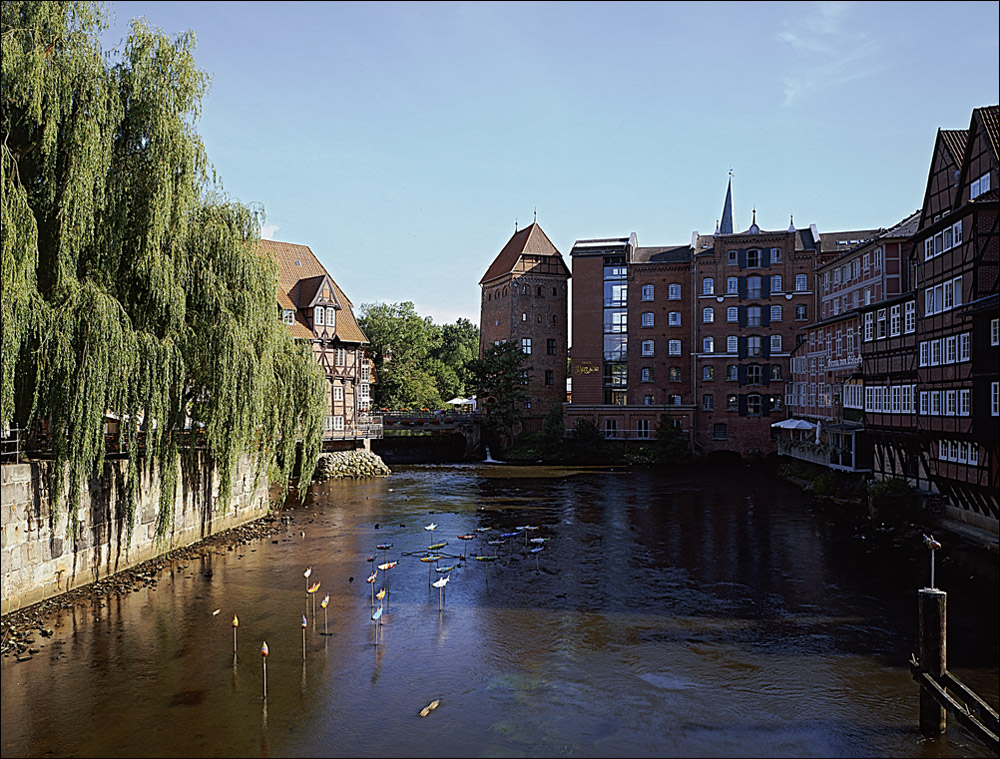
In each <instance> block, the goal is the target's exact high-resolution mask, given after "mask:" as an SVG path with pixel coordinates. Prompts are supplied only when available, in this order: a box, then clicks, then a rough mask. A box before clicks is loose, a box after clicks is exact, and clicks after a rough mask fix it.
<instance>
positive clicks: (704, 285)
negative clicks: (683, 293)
mask: <svg viewBox="0 0 1000 759" xmlns="http://www.w3.org/2000/svg"><path fill="white" fill-rule="evenodd" d="M701 294H702V295H714V294H715V280H714V279H712V278H711V277H705V278H704V279H703V280H702V281H701Z"/></svg>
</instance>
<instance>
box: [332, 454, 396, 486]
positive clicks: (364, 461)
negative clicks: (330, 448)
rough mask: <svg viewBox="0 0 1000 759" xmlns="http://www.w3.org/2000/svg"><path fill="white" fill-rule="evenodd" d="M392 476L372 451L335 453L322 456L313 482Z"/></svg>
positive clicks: (390, 471)
mask: <svg viewBox="0 0 1000 759" xmlns="http://www.w3.org/2000/svg"><path fill="white" fill-rule="evenodd" d="M390 474H392V470H391V469H389V467H388V466H386V464H385V462H384V461H382V459H381V457H380V456H379V455H378V454H375V453H372V452H371V451H364V450H357V451H335V452H333V453H323V454H320V457H319V461H318V462H316V471H315V472H314V474H313V481H315V482H326V481H327V480H337V479H341V478H344V477H352V478H362V477H385V476H387V475H390Z"/></svg>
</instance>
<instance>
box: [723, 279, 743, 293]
mask: <svg viewBox="0 0 1000 759" xmlns="http://www.w3.org/2000/svg"><path fill="white" fill-rule="evenodd" d="M739 291H740V281H739V280H738V279H737V278H736V277H727V278H726V294H727V295H736V294H737V293H738V292H739Z"/></svg>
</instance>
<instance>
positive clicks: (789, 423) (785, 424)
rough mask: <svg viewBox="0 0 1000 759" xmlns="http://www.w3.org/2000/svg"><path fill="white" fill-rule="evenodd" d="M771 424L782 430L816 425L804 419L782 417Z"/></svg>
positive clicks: (812, 427) (806, 428)
mask: <svg viewBox="0 0 1000 759" xmlns="http://www.w3.org/2000/svg"><path fill="white" fill-rule="evenodd" d="M771 426H772V427H778V428H780V429H783V430H811V429H814V428H815V427H816V425H815V424H813V423H812V422H807V421H806V420H805V419H783V420H782V421H780V422H775V423H774V424H772V425H771Z"/></svg>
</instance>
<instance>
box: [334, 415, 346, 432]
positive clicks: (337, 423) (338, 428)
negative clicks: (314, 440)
mask: <svg viewBox="0 0 1000 759" xmlns="http://www.w3.org/2000/svg"><path fill="white" fill-rule="evenodd" d="M333 430H334V432H343V431H344V417H343V416H335V417H333Z"/></svg>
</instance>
